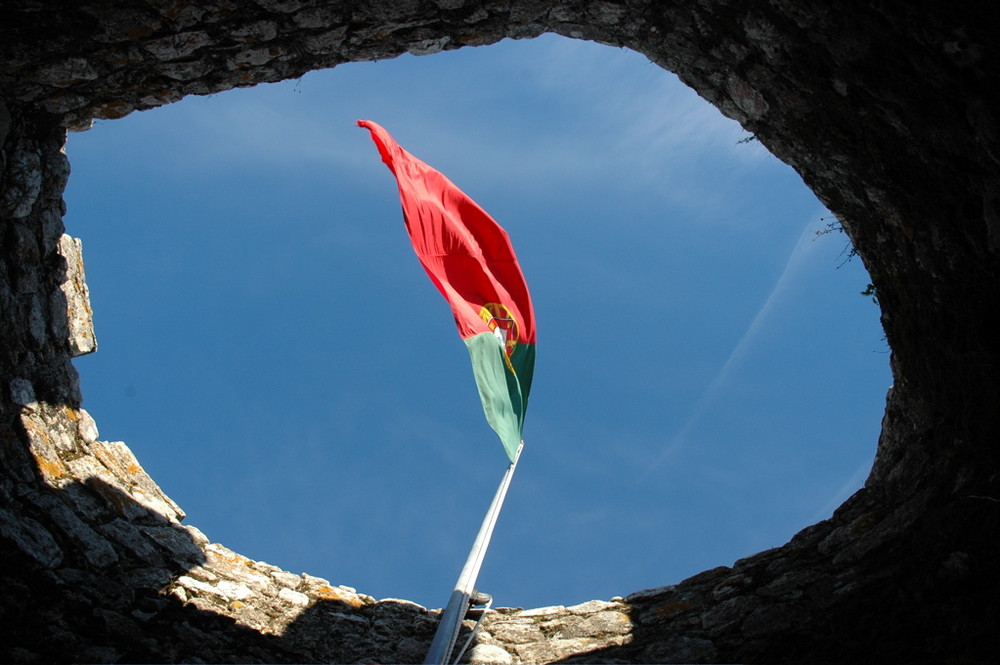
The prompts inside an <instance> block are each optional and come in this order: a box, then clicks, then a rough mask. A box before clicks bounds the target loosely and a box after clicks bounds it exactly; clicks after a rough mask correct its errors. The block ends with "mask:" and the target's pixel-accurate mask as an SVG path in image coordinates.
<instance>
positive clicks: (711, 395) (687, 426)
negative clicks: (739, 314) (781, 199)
mask: <svg viewBox="0 0 1000 665" xmlns="http://www.w3.org/2000/svg"><path fill="white" fill-rule="evenodd" d="M814 223H815V220H814V219H810V220H809V221H808V222H806V225H805V227H804V228H803V229H802V233H801V234H800V235H799V240H798V242H797V243H795V247H794V248H793V249H792V252H791V254H789V255H788V261H787V262H786V263H785V269H784V270H782V271H781V276H780V277H778V279H777V281H776V282H775V283H774V286H773V287H772V288H771V293H770V294H768V296H767V299H766V300H765V301H764V304H763V305H761V307H760V309H758V310H757V314H756V315H755V316H754V317H753V321H751V322H750V326H749V327H748V328H747V329H746V332H744V333H743V336H742V337H741V338H740V341H739V342H737V343H736V346H735V347H734V348H733V350H732V352H731V353H730V354H729V358H728V359H727V360H726V362H725V364H724V365H723V366H722V369H720V370H719V373H718V374H716V375H715V378H714V379H712V382H711V383H710V384H709V385H708V388H706V389H705V392H704V393H702V395H701V397H700V398H699V399H698V402H697V403H696V404H695V407H694V410H693V411H692V412H691V415H690V416H689V417H688V419H687V420H686V421H685V422H684V425H683V426H682V427H681V428H680V430H678V432H677V434H675V435H674V438H673V439H671V441H670V443H669V444H667V446H666V447H665V448H664V449H663V452H662V453H660V456H659V457H657V458H656V460H655V461H654V462H653V463H652V464H650V465H649V468H647V469H646V472H645V473H644V474H643V476H642V478H641V480H646V479H647V478H648V477H649V476H650V474H652V473H653V471H655V470H656V469H657V468H659V466H660V465H661V464H663V462H664V461H666V459H667V458H668V457H670V456H671V455H672V454H673V453H674V452H675V451H676V450H677V449H679V448H680V446H681V445H683V444H684V443H685V442H686V440H687V438H688V435H689V434H690V433H691V430H693V429H694V427H695V425H697V424H698V422H699V421H700V420H701V418H702V416H703V415H705V412H706V411H707V410H708V407H709V406H711V405H712V403H713V402H715V400H716V398H717V397H718V395H719V393H720V392H721V389H722V386H723V385H725V383H726V381H727V380H728V379H729V375H730V373H732V370H733V368H734V367H736V366H737V364H739V362H740V360H741V359H742V358H743V356H744V355H745V354H746V350H747V349H748V348H749V347H750V345H751V343H752V342H753V341H754V340H755V339H756V337H757V334H758V333H759V331H760V329H761V327H762V325H763V322H764V320H765V319H766V318H767V316H768V314H769V313H770V311H771V309H772V308H773V306H774V303H775V302H776V301H777V299H778V297H779V296H780V295H781V293H782V292H783V291H784V290H785V287H786V286H787V284H788V283H789V280H790V279H791V277H792V276H793V274H794V272H795V269H796V268H797V267H798V266H799V265H800V261H799V259H800V258H801V256H802V255H804V254H805V253H806V251H807V250H808V248H809V246H810V242H811V241H812V240H813V239H814V237H815V232H814V231H813V230H812V226H813V224H814Z"/></svg>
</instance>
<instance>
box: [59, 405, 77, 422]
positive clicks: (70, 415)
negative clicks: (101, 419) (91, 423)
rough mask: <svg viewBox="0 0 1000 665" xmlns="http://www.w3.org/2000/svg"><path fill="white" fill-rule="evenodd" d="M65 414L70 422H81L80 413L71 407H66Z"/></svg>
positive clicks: (64, 408)
mask: <svg viewBox="0 0 1000 665" xmlns="http://www.w3.org/2000/svg"><path fill="white" fill-rule="evenodd" d="M63 413H65V414H66V417H67V418H69V419H70V420H73V421H76V420H80V412H79V411H77V410H76V409H74V408H73V407H71V406H64V407H63Z"/></svg>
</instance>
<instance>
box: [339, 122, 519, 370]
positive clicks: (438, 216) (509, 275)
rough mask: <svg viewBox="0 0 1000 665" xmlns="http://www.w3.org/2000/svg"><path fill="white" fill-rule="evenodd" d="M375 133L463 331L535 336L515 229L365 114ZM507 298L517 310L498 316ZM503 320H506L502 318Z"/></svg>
mask: <svg viewBox="0 0 1000 665" xmlns="http://www.w3.org/2000/svg"><path fill="white" fill-rule="evenodd" d="M358 126H360V127H364V128H366V129H368V130H369V131H370V132H371V135H372V140H373V141H375V145H376V146H378V151H379V154H380V155H381V156H382V161H383V162H385V164H386V166H388V167H389V170H390V171H392V172H393V174H395V176H396V181H397V183H398V184H399V195H400V199H401V200H402V204H403V217H404V219H405V221H406V229H407V231H409V234H410V239H411V240H412V241H413V249H414V250H416V252H417V257H418V258H419V259H420V263H421V264H422V265H423V266H424V269H425V270H426V271H427V274H428V275H430V278H431V280H432V281H433V282H434V285H435V286H437V288H438V290H439V291H440V292H441V294H442V295H443V296H444V297H445V299H447V300H448V302H449V303H450V304H451V309H452V311H453V312H454V314H455V323H456V324H457V325H458V332H459V335H461V336H462V339H468V338H469V337H472V336H473V335H478V334H480V333H483V332H494V334H498V337H500V336H501V335H500V334H499V333H497V331H496V329H497V328H498V327H500V328H503V330H501V333H502V334H504V335H508V336H510V335H513V336H515V338H514V339H510V338H509V337H508V338H507V339H506V340H503V341H505V342H506V343H507V352H508V355H509V354H510V352H511V351H512V349H513V346H514V345H516V344H519V343H520V344H534V343H535V317H534V311H533V310H532V306H531V297H530V296H529V295H528V287H527V285H526V284H525V281H524V276H523V275H522V273H521V268H520V266H518V263H517V257H516V256H514V250H513V248H512V247H511V244H510V240H509V239H508V237H507V232H506V231H504V230H503V228H501V226H500V225H499V224H497V223H496V222H495V221H494V220H493V218H492V217H490V216H489V215H488V214H487V213H486V211H484V210H483V209H482V208H480V207H479V205H478V204H477V203H476V202H475V201H473V200H472V199H471V198H469V197H468V196H467V195H466V194H465V193H464V192H462V190H460V189H459V188H458V187H456V186H455V185H454V183H452V182H451V181H450V180H448V178H446V177H445V176H444V175H443V174H441V173H440V172H439V171H437V170H435V169H433V168H431V167H430V166H428V165H427V164H425V163H424V162H422V161H421V160H419V159H417V158H416V157H414V156H413V155H411V154H410V153H408V152H407V151H406V150H404V149H403V148H402V147H400V145H399V144H398V143H396V141H395V139H393V138H392V136H390V134H389V132H387V131H385V129H383V128H382V127H381V126H379V125H378V124H376V123H374V122H371V121H370V120H359V121H358ZM496 305H502V306H503V308H506V310H507V312H509V314H510V316H509V317H498V316H497V315H498V312H502V309H501V308H498V307H496ZM498 321H499V323H498Z"/></svg>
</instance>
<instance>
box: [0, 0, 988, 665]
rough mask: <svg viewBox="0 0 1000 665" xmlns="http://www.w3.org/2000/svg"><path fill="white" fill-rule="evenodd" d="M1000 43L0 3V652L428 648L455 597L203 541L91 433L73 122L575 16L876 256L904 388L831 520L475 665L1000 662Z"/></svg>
mask: <svg viewBox="0 0 1000 665" xmlns="http://www.w3.org/2000/svg"><path fill="white" fill-rule="evenodd" d="M998 28H1000V19H998V18H997V16H996V13H995V12H994V11H992V8H990V7H987V6H985V5H984V6H980V4H979V3H922V4H913V3H907V2H903V1H902V0H889V1H886V2H877V3H874V2H872V3H854V4H852V5H850V6H849V7H838V8H833V7H831V5H830V4H829V3H822V2H805V3H804V2H801V1H796V2H791V1H790V0H776V1H774V2H770V3H744V2H736V1H735V0H719V1H714V2H703V1H701V0H685V1H679V2H675V3H657V2H654V1H653V0H629V1H628V2H624V1H620V0H584V1H583V2H562V1H557V2H542V1H541V0H511V1H510V2H504V3H485V4H484V3H474V2H468V1H463V0H434V1H433V2H416V1H414V2H395V1H389V0H369V1H365V2H362V1H357V0H354V1H352V0H347V1H345V2H332V1H330V0H253V1H251V0H193V1H190V2H180V1H176V0H148V1H147V2H127V3H120V2H111V0H80V1H79V2H74V3H42V2H22V3H7V4H6V5H5V6H4V7H3V9H0V61H2V62H3V63H4V66H3V67H2V68H0V225H2V226H0V335H2V343H0V540H2V541H3V542H2V546H0V588H2V589H3V590H4V593H3V594H0V619H2V620H3V625H4V635H5V637H4V638H3V642H2V644H0V657H3V658H4V660H11V661H18V662H20V661H23V662H31V661H52V662H66V661H90V662H115V661H123V662H124V661H128V662H136V661H147V662H150V661H162V662H319V661H323V662H407V661H417V660H421V659H422V657H423V653H424V652H425V651H426V648H427V645H428V644H429V641H430V638H431V635H432V634H433V631H434V628H435V624H436V621H437V613H436V612H432V611H429V610H427V609H425V608H423V607H420V606H417V605H414V604H412V603H408V602H406V601H399V600H392V599H385V600H382V601H376V600H375V599H373V598H371V597H369V596H366V595H364V594H362V593H357V592H356V591H355V590H354V589H351V588H349V587H344V586H338V585H334V584H330V582H328V581H327V580H320V579H318V578H313V577H310V576H307V575H292V574H291V573H287V572H284V571H280V570H278V569H276V568H275V567H273V566H269V565H268V564H265V563H263V562H255V561H251V560H249V559H246V558H245V557H241V556H240V555H238V554H236V553H234V552H231V551H230V550H228V549H226V548H225V547H223V546H222V545H218V544H211V543H209V541H208V539H207V538H205V537H204V535H203V534H201V532H199V531H198V530H197V529H196V528H194V527H185V526H182V525H181V524H180V522H181V520H182V519H183V517H184V515H183V512H182V511H181V510H180V508H179V507H177V506H176V505H175V504H174V503H173V502H172V501H171V500H170V499H169V498H168V497H166V496H165V495H164V494H163V493H162V491H160V489H159V488H158V487H157V486H156V484H155V482H153V480H152V479H151V478H149V477H148V475H146V473H145V472H144V471H143V470H142V467H141V466H140V465H139V463H138V461H137V460H135V458H134V456H133V455H132V454H131V452H129V451H128V448H127V447H126V446H125V445H124V444H122V443H109V442H102V441H99V440H98V436H99V435H98V430H97V426H96V424H95V423H94V422H93V419H91V418H90V417H89V416H88V415H87V414H86V412H85V411H83V410H82V409H80V408H79V407H80V402H81V397H80V393H79V385H78V378H77V374H76V371H75V370H74V369H73V366H72V363H71V357H72V356H74V355H78V354H80V353H88V352H91V351H93V350H94V349H96V341H95V337H94V334H93V328H92V323H91V315H90V305H89V302H88V297H87V287H86V282H85V279H84V272H83V259H82V254H81V249H82V246H81V243H80V242H79V241H77V240H75V239H72V238H70V237H69V236H66V235H64V229H63V225H62V221H61V217H62V214H63V204H62V200H61V197H62V192H63V189H64V187H65V185H66V180H67V178H68V177H69V167H68V162H67V160H66V156H65V155H64V154H63V152H62V151H61V148H62V146H63V144H64V141H65V128H70V129H77V130H80V129H86V128H87V127H89V126H90V124H91V122H92V120H93V119H94V118H107V119H113V118H118V117H121V116H123V115H126V114H128V113H130V112H132V111H133V110H136V109H145V108H152V107H155V106H160V105H163V104H167V103H170V102H172V101H175V100H177V99H180V98H182V97H183V96H185V95H189V94H209V93H215V92H221V91H224V90H228V89H230V88H233V87H238V86H248V85H254V84H256V83H260V82H265V81H276V80H281V79H286V78H294V77H298V76H300V75H301V74H303V73H304V72H307V71H310V70H312V69H316V68H321V67H331V66H335V65H337V64H339V63H342V62H347V61H361V60H370V59H377V58H378V59H380V58H389V57H394V56H396V55H399V54H402V53H405V52H410V53H415V54H433V53H436V52H438V51H440V50H447V49H452V48H460V47H462V46H468V45H483V44H491V43H494V42H496V41H499V40H500V39H503V38H505V37H512V38H527V37H534V36H537V35H539V34H541V33H543V32H556V33H559V34H562V35H566V36H569V37H575V38H582V39H591V40H595V41H600V42H602V43H606V44H612V45H617V46H627V47H629V48H632V49H634V50H636V51H639V52H641V53H643V54H645V55H646V56H647V57H649V58H650V60H651V61H652V62H654V63H656V64H658V65H660V66H663V67H665V68H667V69H670V70H672V71H674V72H676V73H677V74H678V75H679V76H680V77H681V78H682V80H684V81H685V82H686V83H688V84H689V85H691V86H692V87H694V88H695V89H696V90H697V91H698V92H699V94H701V95H702V96H703V97H704V98H705V99H707V100H708V101H710V102H711V103H712V104H714V105H715V106H716V107H717V108H719V109H720V110H721V111H722V112H723V113H725V114H726V115H728V116H729V117H731V118H734V119H736V120H737V121H739V122H740V123H742V124H743V126H744V127H745V128H746V129H747V130H748V131H749V132H751V133H752V134H754V135H755V136H756V137H757V138H758V139H759V140H760V141H761V142H762V143H763V144H764V145H766V146H767V147H768V148H769V149H770V150H771V151H772V152H773V153H774V154H776V155H777V156H778V157H780V158H781V159H783V160H784V161H786V162H787V163H789V164H790V165H792V166H793V167H794V168H795V169H796V170H797V171H798V173H799V174H801V176H802V177H803V179H804V180H805V182H806V183H807V184H808V185H809V186H810V187H811V188H812V189H813V191H814V192H815V193H816V194H817V195H818V196H819V197H820V199H821V200H822V201H823V202H824V203H825V204H826V205H827V206H828V207H829V208H830V210H831V211H833V213H834V214H835V215H836V216H837V219H838V220H839V221H840V223H841V224H842V226H843V228H844V230H845V231H846V232H847V233H848V234H849V235H850V237H851V239H852V241H853V243H854V248H855V249H856V251H857V252H858V254H859V255H860V256H861V258H862V259H863V261H864V263H865V266H866V267H867V268H868V270H869V272H870V273H871V276H872V281H873V285H874V287H875V290H876V292H877V295H878V301H879V304H880V307H881V309H882V321H883V325H884V328H885V332H886V337H887V339H888V342H889V344H890V346H891V348H892V351H893V354H892V368H893V372H894V377H895V385H894V387H893V389H892V390H891V391H890V392H889V394H888V396H887V400H886V414H885V418H884V421H883V429H882V433H881V436H880V439H879V446H878V453H877V457H876V460H875V464H874V466H873V469H872V473H871V475H870V477H869V479H868V481H867V482H866V485H865V488H864V489H863V490H861V491H859V492H858V493H857V494H855V495H854V496H853V497H851V498H850V499H849V500H848V501H847V502H845V504H844V505H843V506H841V507H840V508H839V509H838V510H837V511H836V512H835V514H834V515H833V517H832V518H831V519H830V520H826V521H824V522H821V523H819V524H817V525H814V526H812V527H809V528H807V529H804V530H803V531H802V532H800V533H799V534H797V535H796V536H795V537H794V538H792V540H791V541H790V542H789V543H788V544H786V545H785V546H783V547H781V548H777V549H775V550H769V551H767V552H762V553H760V554H758V555H755V556H753V557H748V558H746V559H742V560H740V561H737V562H735V563H734V564H733V566H732V567H723V568H717V569H713V570H710V571H706V572H705V573H702V574H699V575H696V576H694V577H692V578H690V579H687V580H683V581H682V582H680V583H677V584H672V585H670V586H664V587H661V588H658V589H652V590H646V591H641V592H637V593H633V594H631V595H629V596H627V597H626V598H625V599H624V600H620V599H616V600H613V601H610V602H605V601H594V602H591V603H584V604H583V605H578V606H574V607H562V606H554V607H547V608H537V609H534V610H511V609H499V610H494V611H490V612H488V613H487V615H486V617H485V619H484V624H483V632H482V634H481V636H480V638H479V641H478V644H476V645H475V646H474V647H473V649H472V650H471V651H470V652H469V654H468V659H469V661H470V662H483V663H486V662H498V663H518V662H521V663H524V662H543V661H554V660H560V659H562V660H567V661H579V662H619V663H620V662H651V661H655V662H668V661H672V662H716V661H739V662H802V661H810V662H847V661H851V662H854V661H885V662H931V661H941V660H953V661H956V662H957V661H963V662H989V661H991V660H992V659H994V658H995V654H996V652H997V651H998V650H1000V643H998V638H997V636H996V630H995V625H993V624H994V622H995V616H996V608H997V602H996V599H995V597H994V596H995V589H996V588H997V584H998V581H1000V579H998V578H1000V574H998V573H1000V564H998V563H997V562H998V561H1000V556H998V554H1000V552H998V551H997V550H998V544H997V541H996V538H995V536H994V533H995V531H996V528H997V526H998V521H1000V511H998V506H1000V502H998V500H997V499H998V497H1000V488H998V484H1000V475H998V473H997V465H998V449H997V442H998V441H1000V410H998V409H997V404H998V403H1000V373H998V372H997V363H998V360H1000V336H998V335H997V334H996V326H995V315H994V314H993V310H994V309H995V306H996V303H997V302H1000V213H998V210H1000V185H998V184H997V183H1000V121H998V120H997V118H998V117H1000V100H998V96H1000V89H998V88H997V86H996V85H995V78H996V72H997V71H1000V46H998V45H997V42H996V38H995V35H996V33H997V31H998V30H997V29H998ZM616 548H617V544H609V550H612V551H613V550H615V549H616ZM664 582H672V581H671V580H664ZM466 627H467V628H470V627H471V624H469V625H467V626H466Z"/></svg>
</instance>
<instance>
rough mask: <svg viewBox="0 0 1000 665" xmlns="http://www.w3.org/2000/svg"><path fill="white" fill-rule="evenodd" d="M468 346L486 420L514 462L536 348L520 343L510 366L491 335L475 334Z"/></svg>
mask: <svg viewBox="0 0 1000 665" xmlns="http://www.w3.org/2000/svg"><path fill="white" fill-rule="evenodd" d="M465 345H466V347H467V348H468V349H469V357H470V358H471V359H472V372H473V374H474V375H475V377H476V386H477V387H478V388H479V397H480V399H481V400H482V402H483V412H484V413H485V414H486V421H487V422H488V423H489V424H490V427H492V428H493V430H494V431H495V432H496V433H497V436H499V437H500V442H501V443H502V444H503V447H504V450H505V451H506V452H507V457H508V458H509V459H510V461H511V462H513V461H514V455H515V454H516V453H517V447H518V446H519V445H520V443H521V428H522V426H523V424H524V412H525V409H526V408H527V406H528V391H529V389H530V388H531V375H532V371H533V370H534V366H535V346H534V344H518V345H517V346H516V347H515V349H514V352H513V353H512V354H511V357H510V359H509V360H510V363H509V364H508V359H507V358H506V357H505V354H504V350H503V345H502V344H501V342H500V341H499V340H498V339H497V336H496V335H495V334H493V333H491V332H484V333H480V334H478V335H473V336H472V337H469V338H467V339H466V340H465ZM522 379H523V381H522Z"/></svg>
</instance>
